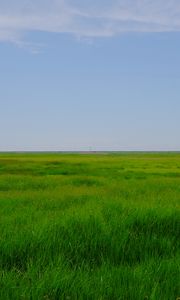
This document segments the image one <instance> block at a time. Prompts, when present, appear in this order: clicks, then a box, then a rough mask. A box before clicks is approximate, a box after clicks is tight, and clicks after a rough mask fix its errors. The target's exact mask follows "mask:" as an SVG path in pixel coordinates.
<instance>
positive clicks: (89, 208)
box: [0, 153, 180, 300]
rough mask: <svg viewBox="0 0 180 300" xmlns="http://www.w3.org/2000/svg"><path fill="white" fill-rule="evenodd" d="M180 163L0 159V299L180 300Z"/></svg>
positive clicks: (165, 158) (166, 158) (164, 159)
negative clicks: (179, 298)
mask: <svg viewBox="0 0 180 300" xmlns="http://www.w3.org/2000/svg"><path fill="white" fill-rule="evenodd" d="M179 203H180V154H178V153H177V154H176V153H174V154H173V153H164V154H161V153H159V154H153V153H149V154H145V153H141V154H139V153H136V154H130V153H129V154H125V153H124V154H114V155H113V154H111V155H110V154H104V155H103V154H101V155H100V154H96V155H80V154H79V155H78V154H76V155H72V154H71V155H70V154H68V155H67V154H64V155H62V154H6V153H5V154H0V273H1V279H0V299H2V300H6V299H15V300H16V299H17V300H19V299H27V300H30V299H32V300H35V299H46V300H50V299H51V300H54V299H77V300H79V299H80V300H81V299H88V300H89V299H92V300H94V299H95V300H96V299H98V300H100V299H107V300H109V299H122V300H131V299H132V300H136V299H137V300H139V299H150V300H171V299H172V300H173V299H174V300H176V299H178V297H180V280H179V278H180V252H179V249H180V212H179Z"/></svg>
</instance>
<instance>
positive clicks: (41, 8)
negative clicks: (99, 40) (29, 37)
mask: <svg viewBox="0 0 180 300" xmlns="http://www.w3.org/2000/svg"><path fill="white" fill-rule="evenodd" d="M28 31H44V32H56V33H71V34H73V35H76V36H77V37H85V38H88V37H103V36H114V35H118V34H120V33H123V32H167V31H180V1H179V0H96V1H95V0H91V1H90V0H87V1H84V0H76V1H75V0H16V1H12V0H0V40H1V41H10V42H15V43H21V42H22V40H23V36H24V35H25V34H26V33H27V32H28Z"/></svg>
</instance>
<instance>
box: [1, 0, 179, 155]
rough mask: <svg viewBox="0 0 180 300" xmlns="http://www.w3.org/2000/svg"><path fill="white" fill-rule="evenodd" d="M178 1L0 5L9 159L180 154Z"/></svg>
mask: <svg viewBox="0 0 180 300" xmlns="http://www.w3.org/2000/svg"><path fill="white" fill-rule="evenodd" d="M179 53H180V2H179V1H178V0H176V1H175V0H173V1H166V0H163V1H162V0H157V1H148V0H126V1H125V0H124V1H123V0H116V1H115V0H111V1H110V0H103V1H102V0H101V1H100V0H99V1H94V0H93V1H92V0H91V1H82V0H77V1H72V0H69V1H68V0H66V1H65V0H64V1H61V0H51V1H50V0H36V1H35V0H31V1H25V0H23V1H22V0H16V1H14V2H12V1H10V0H6V1H5V0H1V1H0V151H6V150H53V151H54V150H89V149H92V150H122V151H124V150H149V151H151V150H180V133H179V132H180V117H179V115H180V54H179Z"/></svg>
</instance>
